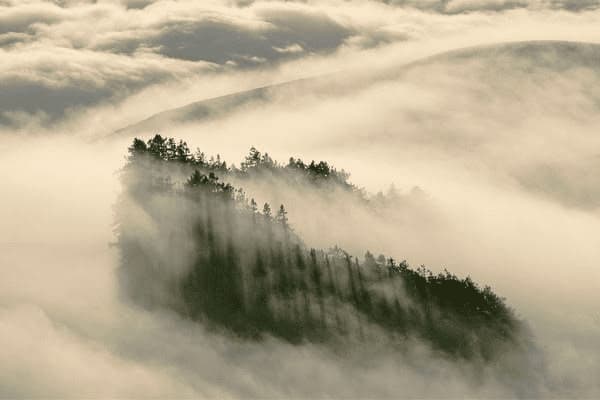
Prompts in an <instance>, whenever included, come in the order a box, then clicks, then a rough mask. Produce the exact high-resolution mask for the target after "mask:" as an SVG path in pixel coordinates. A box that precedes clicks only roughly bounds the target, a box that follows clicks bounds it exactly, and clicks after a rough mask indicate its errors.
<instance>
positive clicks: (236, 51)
mask: <svg viewBox="0 0 600 400" xmlns="http://www.w3.org/2000/svg"><path fill="white" fill-rule="evenodd" d="M531 41H536V42H531ZM540 41H544V42H540ZM515 42H519V43H516V44H515ZM506 43H512V44H506ZM595 43H600V1H596V0H448V1H445V0H439V1H437V0H422V1H417V0H414V1H413V0H390V1H367V0H350V1H345V0H344V1H343V0H307V1H251V0H246V1H244V0H239V1H234V0H230V1H228V0H222V1H221V0H203V1H186V0H181V1H144V0H129V1H116V0H115V1H108V0H107V1H69V0H64V1H58V0H57V1H29V0H18V1H17V0H0V60H1V62H0V180H1V182H2V196H1V197H0V221H2V222H1V223H0V343H2V346H0V397H28V398H29V397H42V396H43V397H60V398H65V397H75V398H81V397H84V396H85V397H103V398H105V397H128V398H132V397H208V398H215V397H219V398H221V397H276V398H281V397H293V398H299V397H303V398H306V397H317V396H318V397H352V396H356V397H375V398H377V397H395V398H397V397H402V396H406V397H410V396H412V397H433V396H435V397H456V396H469V397H485V396H488V397H490V396H501V397H515V396H520V395H521V396H522V395H524V394H525V393H526V394H529V395H534V396H538V397H562V398H564V397H571V398H582V397H588V398H595V397H598V396H600V383H599V382H598V380H597V377H598V376H600V356H598V353H599V349H600V339H599V338H600V313H599V312H598V310H597V304H598V303H599V301H600V294H599V293H600V270H599V265H600V235H599V234H598V233H599V232H600V183H599V182H600V181H599V180H598V179H597V177H598V176H599V174H600V137H599V136H598V134H597V130H598V128H597V127H598V126H599V124H598V123H599V122H600V118H599V113H598V112H599V104H600V89H598V88H600V47H599V46H600V45H595ZM481 46H483V47H481ZM448 51H454V52H451V53H448ZM413 62H416V63H413ZM410 63H412V64H410ZM407 65H408V66H407ZM311 77H317V79H312V80H307V81H303V82H300V83H295V84H292V85H287V86H285V85H284V86H281V87H277V88H274V89H270V90H267V91H266V92H264V93H262V92H261V95H260V96H256V95H254V94H252V95H250V96H248V98H247V99H246V100H244V101H243V102H240V104H241V105H240V104H238V105H237V106H236V107H231V104H232V103H225V106H223V104H222V103H217V105H216V106H211V107H217V108H218V107H222V108H220V109H218V111H219V114H218V115H217V116H216V117H214V118H211V119H205V120H202V119H198V118H197V115H194V113H193V112H192V113H190V112H189V109H187V110H188V111H186V110H183V111H180V112H179V113H176V114H169V116H168V118H167V119H166V120H165V121H164V125H162V126H161V128H160V129H161V130H162V131H161V133H164V134H166V135H169V136H175V137H183V138H185V139H186V140H187V141H188V143H189V144H190V146H191V147H196V146H198V147H201V148H202V149H203V150H204V151H207V152H208V153H215V154H216V153H220V154H221V155H222V156H223V157H224V159H226V160H227V161H228V162H236V163H239V160H240V158H241V157H242V156H243V154H244V153H245V152H246V151H247V149H248V148H249V147H250V146H251V145H256V146H257V147H259V149H260V150H264V151H268V152H269V153H270V154H272V155H273V156H274V158H276V159H278V160H281V161H285V160H287V158H288V157H289V156H301V157H303V158H304V159H306V160H311V159H325V160H329V161H331V162H333V163H334V164H335V165H336V166H338V167H340V168H345V169H346V170H349V171H350V172H351V173H352V177H351V180H352V181H353V182H354V183H356V184H357V185H359V186H363V187H365V188H366V189H367V190H368V191H370V192H376V191H378V190H386V189H387V187H388V186H389V185H390V184H391V183H394V184H395V185H396V187H398V188H399V189H400V190H402V191H404V192H408V191H410V190H411V189H412V188H413V187H414V186H418V187H419V188H420V189H421V190H422V192H423V195H422V197H417V198H410V199H409V200H407V201H406V203H405V204H399V205H398V206H397V207H396V208H395V209H393V210H391V211H390V214H389V215H386V216H385V217H384V218H375V217H373V216H372V215H371V214H369V213H367V212H365V211H364V210H361V209H360V208H358V207H356V206H355V205H354V204H346V203H343V204H342V203H341V202H340V204H326V203H321V202H318V201H314V198H313V197H310V196H306V197H302V196H298V195H297V193H286V192H281V191H278V190H276V188H275V189H273V188H262V189H261V192H260V193H256V194H255V196H256V197H257V198H258V199H260V200H261V201H273V202H279V201H284V202H285V203H286V204H287V205H288V207H287V208H288V211H289V213H290V214H289V216H290V222H291V223H292V224H293V225H294V227H295V229H296V230H297V231H298V232H299V233H300V234H302V235H303V237H304V238H305V239H306V241H307V242H308V243H309V244H311V245H314V246H319V247H329V246H332V245H335V244H340V245H342V246H343V247H345V248H347V249H348V250H350V251H351V252H353V253H355V254H357V255H361V254H363V252H364V251H365V250H367V248H368V249H371V250H372V251H374V252H385V253H386V254H390V255H393V256H394V257H395V258H397V259H403V258H406V259H407V260H409V262H410V263H411V264H413V265H419V264H426V265H427V266H428V267H430V268H431V269H433V270H434V271H439V270H441V269H443V268H444V267H447V268H448V269H449V270H451V271H453V272H456V273H458V274H459V275H461V276H464V275H471V276H473V278H474V279H475V280H476V281H478V282H482V283H483V284H489V285H491V286H492V287H493V288H494V290H496V291H497V292H498V293H499V294H500V295H501V296H504V297H506V298H507V303H508V304H509V305H510V306H511V307H513V308H514V309H515V311H516V312H517V314H518V315H520V316H521V317H523V318H524V319H526V320H527V321H528V323H529V325H530V327H531V330H532V332H533V334H534V336H535V338H536V341H537V343H538V344H539V345H540V348H541V349H542V352H543V359H544V365H545V366H546V369H545V370H544V371H539V376H537V375H536V374H537V372H534V373H533V374H532V376H528V377H523V379H522V381H519V382H513V383H512V384H507V383H506V382H504V381H502V380H501V379H500V378H499V375H498V374H499V371H498V370H495V369H494V368H493V367H489V368H483V369H481V368H480V366H473V365H462V364H461V365H456V364H452V363H450V362H448V361H443V360H440V359H438V358H436V356H435V355H433V354H431V353H430V351H429V349H427V348H424V347H422V346H420V345H419V344H418V343H417V344H415V350H414V352H413V353H414V354H413V353H410V354H405V355H402V356H399V355H392V356H390V355H382V354H367V355H364V357H363V358H361V360H362V361H364V360H368V361H369V362H368V363H367V364H368V365H369V368H367V367H366V366H365V365H363V364H361V362H360V361H361V360H358V359H357V360H352V359H350V360H348V359H345V360H341V359H338V358H336V357H335V356H333V355H331V354H327V353H323V352H322V351H321V350H320V349H318V348H316V347H313V346H297V347H292V346H289V345H286V344H283V343H279V342H277V341H275V340H273V341H269V342H267V343H263V344H253V343H238V342H231V341H229V340H228V339H225V338H222V337H219V336H215V335H212V334H208V333H206V332H205V331H204V330H203V328H202V327H201V326H199V325H197V324H193V323H189V322H186V321H183V320H181V319H180V318H178V317H176V316H174V315H171V314H169V313H168V312H164V313H163V312H154V313H151V312H147V311H142V310H139V309H137V308H136V307H135V306H132V305H130V304H129V303H128V302H127V301H126V300H125V299H123V298H121V297H120V296H119V295H118V290H117V282H116V277H115V274H114V272H115V268H116V267H117V265H118V254H117V250H116V249H115V248H114V247H110V246H109V244H110V243H111V242H113V241H114V235H113V232H112V220H113V208H112V207H113V205H114V203H115V201H116V198H117V196H118V193H119V192H120V185H119V182H118V174H117V171H118V169H119V168H120V167H121V166H122V165H123V164H124V156H125V152H126V147H127V146H128V143H129V141H130V139H131V137H130V136H127V135H125V134H123V135H119V134H116V135H115V134H113V132H114V131H116V130H118V129H120V128H124V127H126V126H129V125H132V124H135V123H137V122H139V121H141V120H143V119H145V118H148V117H150V116H152V115H154V114H156V113H159V112H162V111H165V110H169V109H173V108H177V107H181V106H185V105H187V104H189V103H192V102H197V101H201V100H205V99H210V98H212V97H216V96H221V95H227V94H232V93H237V92H240V91H243V90H247V89H253V88H257V87H261V86H265V85H270V84H275V83H282V82H287V81H293V80H296V79H299V78H311ZM234 99H239V98H237V97H236V98H234ZM236 104H237V103H236ZM223 107H224V108H223ZM173 115H176V116H177V118H174V119H173V117H172V116H173ZM144 129H146V128H144ZM142 133H144V134H145V135H146V136H149V135H151V134H153V133H155V132H154V131H148V132H145V131H144V132H142ZM257 191H258V189H257ZM323 226H328V227H329V228H328V229H323ZM476 371H478V372H479V373H476Z"/></svg>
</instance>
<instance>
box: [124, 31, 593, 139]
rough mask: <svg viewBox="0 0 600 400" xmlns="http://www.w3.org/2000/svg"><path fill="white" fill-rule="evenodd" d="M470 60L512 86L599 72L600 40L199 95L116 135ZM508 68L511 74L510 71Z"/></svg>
mask: <svg viewBox="0 0 600 400" xmlns="http://www.w3.org/2000/svg"><path fill="white" fill-rule="evenodd" d="M467 64H468V65H470V66H471V67H472V66H473V65H475V64H476V66H477V70H478V71H479V75H478V76H477V75H476V76H472V77H471V78H472V79H473V80H476V79H480V80H491V79H495V78H498V77H499V76H502V77H503V78H504V79H505V80H506V81H505V82H504V85H508V86H509V85H511V82H514V80H515V79H517V78H523V77H531V78H535V77H539V76H543V77H546V78H547V74H548V73H550V74H557V73H558V74H560V73H564V72H565V71H568V70H574V69H587V70H589V71H592V72H593V73H595V74H598V73H599V72H600V45H598V44H592V43H581V42H564V41H528V42H513V43H502V44H495V45H489V46H479V47H472V48H466V49H459V50H453V51H449V52H445V53H441V54H437V55H434V56H431V57H427V58H424V59H422V60H418V61H415V62H412V63H409V64H406V65H403V66H400V67H397V68H393V69H390V68H388V69H382V70H379V71H378V72H377V73H374V74H373V77H372V78H369V79H361V80H357V81H351V80H348V79H345V78H344V75H343V73H339V74H330V75H327V76H320V77H315V78H307V79H301V80H295V81H290V82H284V83H280V84H276V85H271V86H264V87H260V88H256V89H251V90H246V91H242V92H236V93H231V94H228V95H225V96H221V97H216V98H212V99H205V100H200V101H197V102H194V103H190V104H188V105H186V106H183V107H180V108H175V109H171V110H166V111H163V112H160V113H158V114H154V115H152V116H150V117H148V118H146V119H144V120H142V121H140V122H137V123H134V124H132V125H129V126H127V127H124V128H122V129H119V130H117V131H115V133H114V135H118V136H128V137H133V136H135V135H142V134H144V135H147V134H149V133H155V132H160V131H162V130H165V129H167V128H168V127H173V126H174V125H178V124H188V123H197V122H201V121H207V120H211V119H218V118H223V117H226V116H228V115H231V114H233V113H235V112H238V111H240V110H243V109H244V108H245V107H250V106H252V105H259V104H262V103H266V102H268V101H269V100H270V99H271V98H273V97H279V98H282V99H284V98H285V96H286V95H290V96H291V95H293V96H302V95H303V94H305V95H306V94H313V95H314V94H320V95H328V94H329V93H333V92H335V93H337V94H339V93H351V92H352V91H356V90H359V89H361V88H363V87H365V86H366V85H368V84H370V83H373V82H377V81H386V80H399V79H403V78H409V77H410V76H412V75H413V74H421V75H423V74H425V75H426V74H427V72H428V71H430V70H431V71H432V70H433V69H435V68H445V69H448V70H450V71H458V72H460V70H461V68H465V66H466V65H467ZM509 71H510V74H508V73H507V72H509ZM540 72H544V73H545V74H540ZM550 84H551V83H550Z"/></svg>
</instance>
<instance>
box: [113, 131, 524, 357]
mask: <svg viewBox="0 0 600 400" xmlns="http://www.w3.org/2000/svg"><path fill="white" fill-rule="evenodd" d="M128 150H129V153H128V157H127V164H126V165H125V167H124V168H123V170H122V172H121V179H122V183H123V188H124V192H123V195H122V196H121V200H120V201H119V203H118V204H117V206H116V231H117V235H118V246H119V249H120V253H121V265H120V269H119V274H120V282H121V286H122V290H123V293H124V295H126V296H127V297H129V298H131V299H133V300H134V301H135V302H136V303H138V304H140V305H143V306H145V307H149V308H155V307H167V308H170V309H172V310H175V311H176V312H178V313H179V314H181V315H182V316H184V317H186V318H190V319H192V320H195V321H199V322H201V323H203V324H205V325H206V326H207V327H208V328H209V329H213V330H217V331H222V332H227V333H228V334H230V335H234V336H236V337H239V338H240V339H242V340H262V339H264V338H266V337H267V336H273V337H276V338H279V339H281V340H283V341H286V342H289V343H292V344H300V343H303V342H311V343H322V344H324V345H331V346H336V345H339V344H343V343H347V342H353V343H359V344H361V345H365V346H368V345H369V344H372V343H386V346H392V347H394V348H398V349H402V347H403V346H406V345H407V343H410V341H411V340H419V341H422V342H425V343H427V344H428V345H429V346H430V347H431V348H432V349H434V350H435V351H437V352H439V353H440V354H445V355H447V356H449V357H457V358H464V359H474V358H479V359H484V360H493V359H495V358H496V357H497V356H498V355H499V354H501V353H502V352H503V351H505V349H514V348H515V347H517V348H518V347H521V346H527V345H528V340H529V339H528V335H527V330H526V328H525V325H524V323H523V322H522V321H521V320H520V319H518V318H517V317H516V316H515V313H514V312H513V311H512V310H511V309H510V308H509V307H508V306H507V305H506V303H505V301H504V299H502V298H501V297H499V296H498V295H496V294H495V293H494V292H493V291H492V290H491V289H490V287H487V286H484V287H481V286H480V285H478V284H477V283H475V282H473V281H472V280H471V279H470V278H469V277H466V278H459V277H457V276H455V275H454V274H452V273H450V272H448V271H444V272H443V273H433V272H431V271H430V270H429V269H427V268H425V267H423V266H421V267H419V268H416V269H415V268H411V267H410V266H409V265H408V264H407V263H406V262H405V261H397V260H396V259H395V258H393V257H389V256H384V255H378V256H375V255H373V254H371V253H370V252H369V251H366V253H365V254H364V255H363V256H361V258H360V259H359V258H357V257H356V256H354V255H351V254H348V253H347V252H346V251H344V250H343V249H341V248H339V247H337V246H334V247H332V248H329V249H313V248H308V247H307V246H306V245H305V244H304V243H303V241H302V238H301V237H299V235H298V234H297V233H296V232H295V231H294V229H293V226H291V224H290V222H289V218H288V212H289V213H290V214H289V215H293V213H294V210H288V209H286V207H285V205H282V204H267V203H265V204H257V202H256V201H255V200H254V199H253V198H251V197H249V195H248V194H247V193H245V192H244V190H243V189H241V188H236V187H234V186H233V185H232V184H231V183H230V182H231V181H235V182H244V180H252V179H255V180H256V179H258V180H260V179H262V177H263V176H265V174H268V175H269V176H273V175H276V176H279V177H281V178H282V179H285V180H286V181H287V182H289V183H290V184H292V185H296V186H297V187H299V188H300V189H301V190H314V191H324V192H327V191H330V190H332V188H335V189H336V190H343V191H347V192H349V193H352V194H353V195H356V196H357V197H358V198H360V199H361V201H364V202H369V199H368V198H367V196H366V195H365V193H364V191H363V190H360V189H359V188H357V187H356V186H354V185H353V184H351V183H350V182H349V180H348V179H349V174H348V173H346V172H345V171H343V170H337V169H336V168H334V167H333V166H331V165H330V164H328V163H327V162H325V161H320V162H315V161H311V162H310V163H305V162H303V161H302V160H300V159H296V158H290V159H289V161H288V163H287V164H280V163H278V162H276V161H274V160H273V159H271V157H270V156H269V155H268V154H266V153H265V154H263V153H261V152H259V151H258V150H257V149H255V148H252V149H251V150H250V152H249V154H248V155H247V156H246V158H245V159H244V160H243V161H242V162H241V163H240V167H239V168H238V167H235V166H233V165H232V166H228V165H227V164H226V163H225V161H222V160H221V158H220V157H219V156H217V157H210V158H208V157H207V156H206V155H205V154H204V153H202V152H201V151H197V152H195V153H192V152H191V151H190V149H189V148H188V146H187V144H186V143H185V142H182V141H179V142H177V141H175V140H174V139H172V138H163V137H161V136H159V135H156V136H155V137H154V138H152V139H150V140H148V141H146V142H145V141H143V140H140V139H135V140H134V141H133V144H132V145H131V146H130V147H129V149H128ZM324 229H327V227H326V226H325V227H324Z"/></svg>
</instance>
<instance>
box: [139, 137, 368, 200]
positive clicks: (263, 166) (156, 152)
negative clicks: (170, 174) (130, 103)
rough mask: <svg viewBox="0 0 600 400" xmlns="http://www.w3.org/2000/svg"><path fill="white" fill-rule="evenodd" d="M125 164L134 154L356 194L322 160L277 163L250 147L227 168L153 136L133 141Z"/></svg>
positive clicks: (343, 175) (340, 173)
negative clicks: (321, 185)
mask: <svg viewBox="0 0 600 400" xmlns="http://www.w3.org/2000/svg"><path fill="white" fill-rule="evenodd" d="M129 153H130V156H129V161H130V162H131V161H133V159H134V158H135V157H136V156H137V155H143V156H144V157H149V158H151V159H153V160H155V161H156V160H161V161H166V162H172V163H178V164H181V165H185V166H187V167H188V171H193V170H195V169H197V170H199V171H201V172H205V173H208V172H213V173H215V174H216V175H218V176H221V177H225V176H230V177H233V178H238V179H249V178H252V177H255V176H257V175H260V174H265V173H268V174H274V175H285V176H286V177H288V178H289V177H291V178H292V180H296V181H298V182H300V181H301V180H304V181H307V182H311V183H314V184H319V183H324V184H327V185H335V186H338V187H341V188H344V189H347V190H350V191H357V192H360V191H359V190H358V188H356V187H355V186H354V185H352V184H351V183H350V182H349V181H348V179H349V177H350V174H349V173H347V172H346V171H344V170H338V169H336V168H335V167H333V166H332V165H329V164H328V163H327V162H326V161H319V162H316V161H314V160H313V161H311V162H310V163H305V162H304V161H302V160H301V159H300V158H294V157H290V159H289V161H288V163H287V164H285V165H284V164H280V163H279V162H277V161H275V160H273V159H272V158H271V156H269V154H268V153H261V152H260V151H258V150H257V149H256V148H255V147H254V146H252V147H251V148H250V151H249V153H248V155H247V156H246V157H245V158H244V160H243V161H242V162H241V163H240V167H239V168H237V167H236V166H235V164H232V165H231V166H228V165H227V163H226V162H225V161H223V160H221V156H220V155H219V154H217V155H216V156H210V157H208V156H207V155H206V154H205V153H204V152H202V151H201V150H200V149H197V150H196V151H195V152H194V153H192V152H191V151H190V149H189V147H188V145H187V143H186V142H184V141H182V140H180V141H175V139H173V138H164V137H162V136H161V135H155V136H154V137H153V138H151V139H150V140H148V141H147V142H144V141H143V140H141V139H137V138H136V139H134V140H133V144H132V145H131V146H130V147H129Z"/></svg>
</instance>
